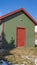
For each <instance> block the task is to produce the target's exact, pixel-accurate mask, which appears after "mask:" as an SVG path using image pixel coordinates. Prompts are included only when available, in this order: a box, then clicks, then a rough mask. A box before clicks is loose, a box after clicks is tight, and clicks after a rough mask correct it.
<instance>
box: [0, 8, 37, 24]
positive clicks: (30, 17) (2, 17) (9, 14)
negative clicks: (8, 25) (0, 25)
mask: <svg viewBox="0 0 37 65" xmlns="http://www.w3.org/2000/svg"><path fill="white" fill-rule="evenodd" d="M21 11H22V12H23V13H24V14H25V15H26V16H27V17H28V18H29V19H30V20H31V21H32V22H33V23H34V24H35V25H37V22H36V21H35V20H34V18H33V17H32V16H31V15H30V14H29V13H28V12H27V11H26V10H24V9H23V8H20V9H18V10H15V11H14V12H10V13H8V14H6V15H4V16H1V17H0V20H2V19H4V18H6V17H8V16H11V15H13V14H15V13H18V12H21Z"/></svg>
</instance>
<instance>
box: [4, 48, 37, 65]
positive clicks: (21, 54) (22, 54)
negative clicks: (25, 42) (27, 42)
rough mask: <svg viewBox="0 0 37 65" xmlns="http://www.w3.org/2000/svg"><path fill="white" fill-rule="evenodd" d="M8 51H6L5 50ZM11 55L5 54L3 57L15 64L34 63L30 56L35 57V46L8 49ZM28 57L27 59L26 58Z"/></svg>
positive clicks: (36, 54) (36, 53)
mask: <svg viewBox="0 0 37 65" xmlns="http://www.w3.org/2000/svg"><path fill="white" fill-rule="evenodd" d="M7 52H8V51H7ZM9 52H10V53H11V55H8V56H5V57H4V58H5V59H6V60H7V61H9V62H11V63H15V64H23V63H24V64H25V65H35V63H34V61H32V59H31V58H34V59H35V57H37V48H33V47H31V48H24V47H20V48H15V49H13V50H11V51H9ZM27 57H28V58H30V59H28V58H27Z"/></svg>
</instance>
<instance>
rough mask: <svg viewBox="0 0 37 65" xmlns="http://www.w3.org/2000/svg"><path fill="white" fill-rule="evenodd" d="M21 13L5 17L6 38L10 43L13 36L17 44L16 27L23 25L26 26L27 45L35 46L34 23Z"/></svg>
mask: <svg viewBox="0 0 37 65" xmlns="http://www.w3.org/2000/svg"><path fill="white" fill-rule="evenodd" d="M20 13H21V14H20ZM20 13H17V14H14V15H12V16H9V17H7V18H5V19H4V33H5V39H6V40H7V42H8V43H10V41H11V38H12V37H13V39H14V40H15V45H16V29H17V27H23V28H26V47H31V46H34V23H33V22H32V21H31V20H30V19H29V18H28V17H27V16H26V15H25V14H24V13H22V12H20Z"/></svg>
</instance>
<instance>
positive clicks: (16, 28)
mask: <svg viewBox="0 0 37 65" xmlns="http://www.w3.org/2000/svg"><path fill="white" fill-rule="evenodd" d="M18 29H25V31H26V28H23V27H17V28H16V47H17V42H18ZM25 40H26V36H25ZM25 47H26V41H25Z"/></svg>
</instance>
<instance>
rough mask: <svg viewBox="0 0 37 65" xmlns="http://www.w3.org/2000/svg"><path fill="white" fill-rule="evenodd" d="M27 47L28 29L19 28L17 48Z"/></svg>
mask: <svg viewBox="0 0 37 65" xmlns="http://www.w3.org/2000/svg"><path fill="white" fill-rule="evenodd" d="M25 45H26V29H25V28H17V43H16V46H17V47H21V46H25Z"/></svg>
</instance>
